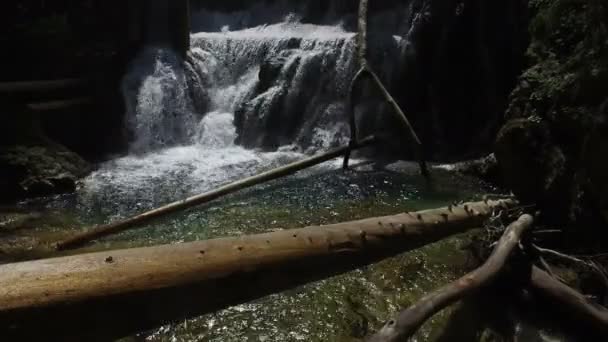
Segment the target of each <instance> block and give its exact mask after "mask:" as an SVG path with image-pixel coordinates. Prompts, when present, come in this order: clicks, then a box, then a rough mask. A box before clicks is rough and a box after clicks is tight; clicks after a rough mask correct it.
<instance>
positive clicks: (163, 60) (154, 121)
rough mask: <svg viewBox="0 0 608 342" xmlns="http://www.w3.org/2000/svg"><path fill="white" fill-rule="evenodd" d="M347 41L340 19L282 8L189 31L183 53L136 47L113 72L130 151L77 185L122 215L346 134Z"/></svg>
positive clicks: (389, 47)
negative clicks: (277, 18)
mask: <svg viewBox="0 0 608 342" xmlns="http://www.w3.org/2000/svg"><path fill="white" fill-rule="evenodd" d="M390 38H391V39H390V42H389V43H387V44H385V46H384V48H383V50H382V51H381V52H382V53H381V54H380V55H381V56H382V57H384V58H386V59H387V60H394V61H398V60H399V56H398V55H397V54H399V53H400V49H399V47H400V43H401V41H400V40H399V39H396V38H393V37H392V36H390ZM354 40H355V34H354V33H352V32H347V31H345V30H344V29H343V28H342V27H341V26H340V25H336V26H320V25H312V24H303V23H300V22H299V21H298V17H297V16H296V15H289V16H287V17H286V18H285V20H284V21H283V22H280V23H276V24H273V25H262V26H259V27H253V28H247V29H243V30H238V31H230V29H229V27H224V29H223V30H222V31H220V32H200V33H196V34H193V35H192V47H191V51H190V52H189V53H188V56H187V59H186V61H185V62H184V61H181V60H180V59H179V58H177V56H176V55H175V54H173V53H172V52H171V51H169V50H167V49H162V48H149V49H147V50H145V51H143V52H142V54H141V55H140V56H139V57H138V58H137V59H136V60H135V61H134V63H133V67H132V68H131V70H130V72H129V74H128V75H127V76H126V77H125V80H124V83H123V93H124V95H125V100H126V103H127V110H128V113H127V124H128V127H129V130H130V131H131V134H132V143H131V146H130V155H129V156H127V157H124V158H120V159H116V160H113V161H111V162H108V163H106V164H104V165H102V166H101V168H100V170H98V171H97V172H95V173H94V174H93V175H92V176H91V177H89V178H88V179H87V180H85V184H84V186H83V190H82V191H83V194H84V195H85V197H86V196H92V197H95V198H98V199H99V200H101V201H108V202H112V203H116V205H115V206H113V207H112V208H110V210H112V211H114V212H113V214H114V215H116V212H115V211H118V212H119V213H118V215H126V214H130V213H134V212H137V211H140V210H142V209H143V208H151V207H154V206H155V205H159V204H162V203H166V202H169V201H173V200H176V199H178V198H181V197H184V196H188V195H192V194H194V193H199V192H202V191H205V190H209V189H211V188H213V187H216V186H218V185H220V184H222V183H226V182H228V181H230V180H235V179H239V178H242V177H244V176H248V175H251V174H254V173H257V172H260V171H261V170H264V169H269V168H272V167H276V166H279V165H281V164H284V163H286V162H289V161H293V160H295V159H298V158H302V153H307V154H310V153H314V152H318V151H321V150H325V149H328V148H330V147H334V146H337V145H344V144H346V143H347V142H348V137H349V128H348V126H347V115H346V113H345V108H344V106H345V99H346V96H347V91H348V86H349V83H350V80H351V78H352V76H353V74H354V72H355V71H356V70H355V68H356V63H355V60H354V49H355V45H354V44H355V43H354ZM395 65H396V63H384V66H385V69H383V70H380V71H381V74H383V75H390V74H391V70H392V69H393V68H395ZM260 150H261V151H260ZM150 184H154V186H153V187H152V186H150ZM116 194H123V195H124V196H116ZM134 197H136V198H138V200H137V202H134V201H133V198H134ZM134 203H137V205H134Z"/></svg>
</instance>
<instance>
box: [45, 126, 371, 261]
mask: <svg viewBox="0 0 608 342" xmlns="http://www.w3.org/2000/svg"><path fill="white" fill-rule="evenodd" d="M375 142H376V138H375V137H367V138H365V139H363V140H361V141H359V142H358V143H357V144H356V145H355V146H350V145H349V146H346V147H341V148H337V149H334V150H332V151H329V152H326V153H323V154H320V155H317V156H314V157H310V158H307V159H304V160H300V161H297V162H294V163H291V164H288V165H285V166H283V167H280V168H277V169H273V170H270V171H266V172H263V173H261V174H259V175H255V176H252V177H248V178H245V179H241V180H239V181H236V182H233V183H230V184H227V185H224V186H222V187H220V188H218V189H215V190H212V191H209V192H206V193H204V194H201V195H197V196H193V197H190V198H187V199H185V200H182V201H177V202H173V203H171V204H168V205H165V206H163V207H161V208H158V209H154V210H150V211H148V212H145V213H142V214H139V215H137V216H134V217H130V218H127V219H125V220H121V221H117V222H113V223H110V224H106V225H102V226H96V227H93V228H92V229H91V230H90V231H88V232H85V233H83V234H80V235H76V236H74V237H72V238H70V239H67V240H66V241H63V242H59V243H58V244H57V246H56V248H57V249H58V250H66V249H73V248H77V247H81V246H83V245H85V244H87V243H89V242H91V241H93V240H96V239H99V238H101V237H104V236H108V235H113V234H117V233H120V232H123V231H125V230H128V229H132V228H136V227H141V226H142V225H143V224H145V223H147V222H149V221H150V220H152V219H156V218H159V217H161V216H165V215H169V214H172V213H175V212H178V211H181V210H185V209H188V208H191V207H194V206H198V205H201V204H204V203H208V202H211V201H213V200H215V199H218V198H220V197H222V196H225V195H228V194H231V193H234V192H237V191H239V190H242V189H245V188H249V187H252V186H255V185H258V184H261V183H265V182H268V181H271V180H274V179H278V178H281V177H285V176H288V175H291V174H294V173H296V172H298V171H301V170H304V169H307V168H310V167H312V166H315V165H318V164H321V163H324V162H326V161H328V160H332V159H334V158H337V157H339V156H342V155H344V154H345V153H347V152H348V151H351V150H353V149H359V148H363V147H366V146H369V145H371V144H374V143H375Z"/></svg>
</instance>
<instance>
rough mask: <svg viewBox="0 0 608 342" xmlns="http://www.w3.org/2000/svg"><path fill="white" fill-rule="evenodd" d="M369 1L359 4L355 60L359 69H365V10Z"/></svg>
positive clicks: (366, 17) (362, 0)
mask: <svg viewBox="0 0 608 342" xmlns="http://www.w3.org/2000/svg"><path fill="white" fill-rule="evenodd" d="M368 7H369V0H361V1H360V2H359V15H358V22H357V27H358V29H357V58H358V60H359V66H360V67H361V68H366V67H367V33H368V32H367V19H368V15H367V12H368V11H367V9H368Z"/></svg>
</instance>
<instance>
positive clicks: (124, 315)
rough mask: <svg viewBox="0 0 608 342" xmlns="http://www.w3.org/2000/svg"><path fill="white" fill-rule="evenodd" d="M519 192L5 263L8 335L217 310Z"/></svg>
mask: <svg viewBox="0 0 608 342" xmlns="http://www.w3.org/2000/svg"><path fill="white" fill-rule="evenodd" d="M513 205H515V202H514V201H511V200H500V201H488V202H478V203H468V204H466V205H464V206H459V207H450V208H442V209H433V210H426V211H421V212H417V213H404V214H399V215H394V216H386V217H379V218H370V219H365V220H360V221H353V222H345V223H339V224H334V225H327V226H317V227H307V228H301V229H294V230H284V231H277V232H272V233H266V234H258V235H249V236H242V237H233V238H221V239H214V240H207V241H200V242H193V243H184V244H178V245H165V246H158V247H148V248H138V249H128V250H117V251H108V252H100V253H92V254H84V255H75V256H69V257H63V258H56V259H48V260H39V261H31V262H23V263H17V264H9V265H3V266H0V336H3V337H4V338H6V339H11V338H12V339H14V340H23V339H35V338H36V337H39V335H45V336H47V337H48V336H53V338H56V339H60V340H64V341H65V340H100V339H109V338H115V337H120V336H125V335H128V334H130V333H134V332H137V331H142V330H145V329H151V328H154V327H156V326H159V325H161V324H163V323H166V322H169V321H174V320H179V319H183V318H186V317H192V316H196V315H200V314H203V313H208V312H214V311H217V310H220V309H222V308H225V307H227V306H230V305H235V304H239V303H243V302H246V301H250V300H253V299H256V298H259V297H262V296H265V295H268V294H271V293H276V292H279V291H283V290H286V289H289V288H293V287H295V286H298V285H302V284H305V283H307V282H311V281H315V280H319V279H323V278H327V277H330V276H332V275H335V274H339V273H343V272H346V271H349V270H352V269H355V268H358V267H361V266H364V265H367V264H370V263H373V262H376V261H379V260H381V259H384V258H387V257H391V256H394V255H396V254H399V253H402V252H405V251H408V250H412V249H415V248H419V247H421V246H424V245H426V244H429V243H433V242H435V241H438V240H441V239H443V238H446V237H448V236H450V235H453V234H457V233H461V232H464V231H466V230H469V229H472V228H475V227H479V226H480V225H481V224H482V223H483V221H484V220H485V219H487V218H488V217H490V216H491V215H492V213H493V211H496V210H499V209H504V208H508V207H512V206H513Z"/></svg>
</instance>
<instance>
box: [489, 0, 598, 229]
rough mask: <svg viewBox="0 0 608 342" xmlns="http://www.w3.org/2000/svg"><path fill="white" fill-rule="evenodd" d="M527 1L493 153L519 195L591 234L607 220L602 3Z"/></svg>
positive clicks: (555, 219)
mask: <svg viewBox="0 0 608 342" xmlns="http://www.w3.org/2000/svg"><path fill="white" fill-rule="evenodd" d="M529 6H530V9H531V10H532V11H531V13H534V14H535V15H534V17H532V18H531V21H530V26H529V27H530V33H531V44H530V46H529V48H528V51H527V52H526V55H527V58H528V60H529V62H530V65H529V68H528V69H527V70H525V71H524V73H523V74H522V75H521V76H520V80H519V83H518V85H517V86H516V87H515V90H514V91H513V92H512V94H511V99H510V104H509V106H508V109H507V112H506V117H507V118H508V119H510V121H508V123H507V124H506V125H505V126H504V127H503V128H502V130H501V132H500V134H499V136H498V140H497V143H496V157H497V159H498V161H499V165H500V167H501V170H502V172H503V174H504V176H505V181H506V182H507V183H508V184H507V185H508V186H509V187H510V188H511V189H512V190H513V192H514V193H515V194H516V195H517V196H518V197H519V198H520V199H521V200H522V201H524V202H528V203H535V204H537V207H538V209H539V210H540V211H541V212H543V213H544V214H545V215H544V217H545V219H547V220H549V221H550V222H552V223H555V224H558V225H559V226H564V225H566V226H571V227H573V228H576V229H577V232H580V231H581V230H587V231H589V232H591V234H587V235H589V236H590V237H591V239H592V240H595V241H597V240H598V236H599V235H598V234H597V233H598V231H597V230H593V229H594V228H596V227H602V224H603V225H604V226H605V224H606V223H608V215H607V214H606V211H607V209H606V208H607V204H606V203H608V201H607V197H606V190H607V189H608V188H607V183H608V166H607V161H606V158H605V157H604V156H605V155H606V152H607V151H608V142H607V140H608V130H607V129H606V122H607V118H608V110H607V109H608V96H607V95H606V92H605V91H604V92H602V91H600V89H606V88H607V87H608V54H607V53H608V39H607V38H608V31H606V30H605V28H604V22H603V21H601V19H600V18H602V16H603V18H605V17H606V15H608V6H607V5H606V4H605V3H604V2H588V1H581V2H569V1H565V0H555V1H550V2H530V3H529ZM599 27H602V29H598V28H599ZM602 232H605V230H602ZM578 235H585V234H578Z"/></svg>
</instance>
